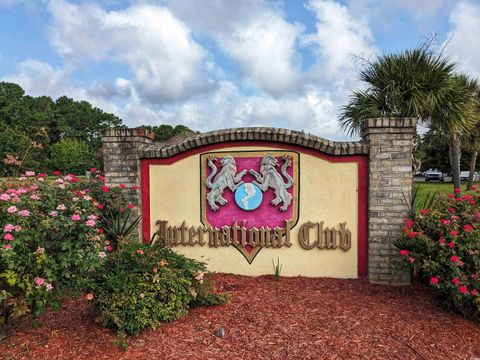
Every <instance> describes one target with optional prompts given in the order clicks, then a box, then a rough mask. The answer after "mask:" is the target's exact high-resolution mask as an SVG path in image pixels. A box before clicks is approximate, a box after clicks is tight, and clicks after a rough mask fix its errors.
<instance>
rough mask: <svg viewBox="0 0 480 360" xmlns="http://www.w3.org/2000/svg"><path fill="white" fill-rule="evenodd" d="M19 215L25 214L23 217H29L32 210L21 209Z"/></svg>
mask: <svg viewBox="0 0 480 360" xmlns="http://www.w3.org/2000/svg"><path fill="white" fill-rule="evenodd" d="M18 215H20V216H23V217H29V216H30V211H28V210H21V211H19V212H18Z"/></svg>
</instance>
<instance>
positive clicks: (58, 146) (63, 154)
mask: <svg viewBox="0 0 480 360" xmlns="http://www.w3.org/2000/svg"><path fill="white" fill-rule="evenodd" d="M50 163H51V168H54V169H57V170H60V171H62V172H64V173H73V174H84V173H85V171H86V170H88V169H90V168H92V167H96V166H99V164H98V160H97V159H96V157H95V154H94V152H93V151H92V149H91V147H90V146H88V144H87V143H86V142H84V141H81V140H77V139H62V140H60V141H59V142H58V143H55V144H53V145H52V147H51V150H50Z"/></svg>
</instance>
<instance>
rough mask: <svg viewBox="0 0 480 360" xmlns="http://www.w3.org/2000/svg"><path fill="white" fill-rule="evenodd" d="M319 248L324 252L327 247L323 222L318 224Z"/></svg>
mask: <svg viewBox="0 0 480 360" xmlns="http://www.w3.org/2000/svg"><path fill="white" fill-rule="evenodd" d="M317 246H318V247H319V248H320V249H322V250H323V249H325V248H326V247H327V244H326V242H325V236H324V233H323V221H320V222H318V223H317Z"/></svg>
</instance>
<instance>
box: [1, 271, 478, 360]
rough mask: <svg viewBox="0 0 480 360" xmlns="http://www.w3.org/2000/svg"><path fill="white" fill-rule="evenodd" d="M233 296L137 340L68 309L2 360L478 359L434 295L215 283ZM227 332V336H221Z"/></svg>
mask: <svg viewBox="0 0 480 360" xmlns="http://www.w3.org/2000/svg"><path fill="white" fill-rule="evenodd" d="M212 280H213V283H214V285H215V289H216V290H217V291H221V292H228V293H230V294H231V301H230V302H229V303H227V304H225V305H222V306H218V307H203V308H195V309H192V310H191V311H190V312H189V314H188V315H187V316H186V317H184V318H182V319H179V320H177V321H174V322H172V323H169V324H165V325H163V326H161V327H160V328H158V329H157V331H152V330H150V329H149V330H147V331H145V332H144V333H143V334H142V335H140V336H139V337H136V338H131V339H129V347H128V349H127V350H126V351H123V350H122V349H120V348H119V347H117V346H114V345H113V342H114V341H115V339H116V338H115V332H114V331H112V330H108V329H104V328H101V327H100V326H98V325H97V324H95V323H94V322H93V320H92V318H93V317H92V308H91V304H89V303H88V302H87V301H86V300H83V299H80V300H69V301H67V302H65V304H64V306H63V307H62V309H61V310H59V311H57V312H49V313H47V314H46V315H45V316H43V317H42V318H41V319H40V326H39V327H37V328H31V327H30V326H29V325H28V324H24V325H22V326H21V328H20V329H19V330H18V331H17V332H16V333H15V334H14V335H12V336H11V337H9V338H8V339H6V340H4V341H2V342H0V354H1V357H2V358H3V359H92V358H93V359H189V360H192V359H471V360H473V359H475V358H477V357H478V358H479V359H480V325H479V324H477V323H474V322H472V321H470V320H468V319H465V318H462V317H461V316H459V315H456V314H453V313H450V312H448V311H445V310H444V309H442V308H440V307H439V306H438V304H437V302H436V301H435V299H434V295H433V293H432V292H431V291H430V289H428V288H425V287H422V286H421V285H418V284H414V285H411V286H407V287H391V286H382V285H372V284H369V283H368V282H367V281H363V280H339V279H329V278H318V279H314V278H303V277H293V278H281V280H280V281H279V282H276V281H275V280H274V278H273V276H260V277H245V276H237V275H228V274H214V275H213V276H212ZM219 328H224V329H225V337H223V338H218V337H215V336H213V332H214V331H215V330H216V329H219Z"/></svg>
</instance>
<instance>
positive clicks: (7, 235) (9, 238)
mask: <svg viewBox="0 0 480 360" xmlns="http://www.w3.org/2000/svg"><path fill="white" fill-rule="evenodd" d="M3 238H4V239H5V240H7V241H12V240H13V235H12V234H10V233H7V234H5V235H3Z"/></svg>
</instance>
